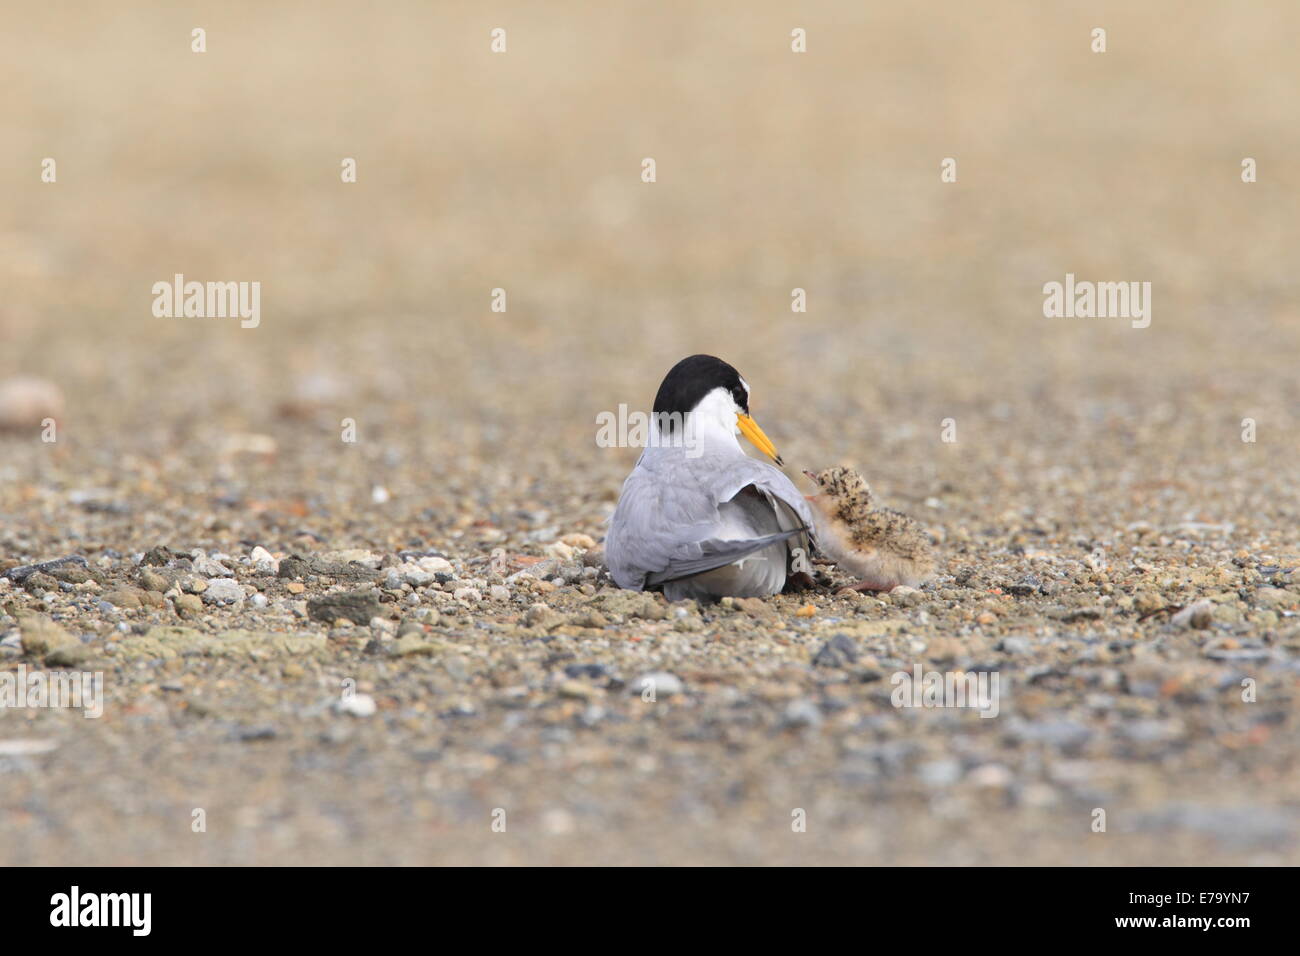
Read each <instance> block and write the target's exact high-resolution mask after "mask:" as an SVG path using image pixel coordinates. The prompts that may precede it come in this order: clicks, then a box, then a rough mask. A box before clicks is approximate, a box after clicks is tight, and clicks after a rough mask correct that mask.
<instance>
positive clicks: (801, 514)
mask: <svg viewBox="0 0 1300 956" xmlns="http://www.w3.org/2000/svg"><path fill="white" fill-rule="evenodd" d="M750 486H753V487H754V488H755V489H756V490H757V491H758V492H759V493H760V494H761V495H762V496H763V498H765V499H767V500H768V501H769V502H770V503H771V506H772V507H773V509H774V516H775V518H776V521H775V524H774V526H773V533H772V534H768V535H762V536H753V537H746V538H743V539H734V538H720V537H719V536H718V535H719V531H720V512H719V509H720V507H721V506H722V505H723V504H724V503H726V502H728V501H730V500H731V499H733V498H735V497H736V496H737V495H738V494H740V492H741V491H743V490H744V489H745V488H747V487H750ZM812 520H813V519H812V512H811V511H810V510H809V508H808V503H807V502H806V501H805V500H804V498H803V496H802V495H800V494H799V491H798V489H796V488H795V486H794V484H793V483H792V482H791V481H790V479H789V478H787V477H786V476H785V475H784V474H783V473H782V472H780V471H778V470H777V469H776V468H773V467H772V466H771V465H767V464H765V463H763V462H761V461H757V460H755V459H752V458H728V459H726V460H725V461H718V460H716V459H708V458H701V459H689V458H680V457H677V458H663V459H659V460H653V459H652V460H647V459H646V458H642V460H641V461H640V462H639V463H638V464H637V467H636V468H635V469H633V471H632V474H631V475H629V476H628V479H627V481H626V482H624V484H623V492H622V494H621V495H620V497H619V502H618V507H617V509H616V510H615V512H614V515H613V517H612V518H611V519H610V528H609V533H608V534H607V535H606V538H605V560H606V563H607V564H608V565H609V570H610V574H611V575H613V577H614V580H615V581H616V582H617V583H618V584H619V586H620V587H625V588H631V589H634V590H641V589H642V588H644V587H646V586H647V585H649V586H652V587H653V586H657V585H659V584H662V583H664V582H666V581H671V580H675V579H677V578H681V577H688V576H690V575H693V574H700V573H703V572H705V571H711V570H713V569H714V568H720V567H724V566H726V565H728V564H732V563H734V562H736V561H739V560H740V559H741V558H744V557H747V556H748V555H750V554H753V553H755V552H757V551H760V550H762V549H763V548H765V547H767V546H768V545H770V544H772V543H774V542H776V541H781V540H785V539H788V538H791V537H794V536H795V535H799V536H801V537H803V538H804V539H805V540H804V542H803V544H804V546H805V547H806V545H807V541H806V537H807V535H808V534H809V529H811V528H812Z"/></svg>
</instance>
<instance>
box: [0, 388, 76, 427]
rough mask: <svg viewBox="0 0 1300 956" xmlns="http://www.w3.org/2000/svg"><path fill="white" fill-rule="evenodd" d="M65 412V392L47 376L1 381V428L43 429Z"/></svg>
mask: <svg viewBox="0 0 1300 956" xmlns="http://www.w3.org/2000/svg"><path fill="white" fill-rule="evenodd" d="M62 415H63V392H62V391H60V389H59V386H57V385H55V384H54V383H53V382H51V381H49V380H48V379H44V378H35V377H32V376H19V377H16V378H9V379H5V380H4V381H3V382H0V431H19V430H22V429H40V428H42V427H43V425H42V423H43V422H44V421H45V419H47V418H53V419H56V420H57V419H58V418H60V417H61V416H62Z"/></svg>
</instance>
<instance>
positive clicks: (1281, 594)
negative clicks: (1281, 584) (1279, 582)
mask: <svg viewBox="0 0 1300 956" xmlns="http://www.w3.org/2000/svg"><path fill="white" fill-rule="evenodd" d="M1297 601H1300V596H1297V595H1295V594H1292V593H1290V592H1288V591H1286V590H1284V589H1283V588H1260V589H1259V590H1258V591H1256V592H1255V603H1256V604H1258V605H1259V606H1260V607H1264V608H1274V609H1281V608H1288V607H1291V606H1292V605H1293V604H1295V603H1297Z"/></svg>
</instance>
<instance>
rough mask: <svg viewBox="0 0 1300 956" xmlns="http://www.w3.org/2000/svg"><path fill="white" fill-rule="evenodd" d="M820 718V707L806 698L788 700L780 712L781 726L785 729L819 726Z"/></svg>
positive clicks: (821, 718)
mask: <svg viewBox="0 0 1300 956" xmlns="http://www.w3.org/2000/svg"><path fill="white" fill-rule="evenodd" d="M822 720H823V717H822V712H821V709H820V708H819V707H818V706H817V705H816V704H815V703H813V702H812V701H811V700H808V699H807V698H801V699H799V700H792V701H790V703H789V704H787V705H786V708H785V710H784V712H783V713H782V714H781V726H782V727H785V728H787V729H798V728H803V727H820V726H821V724H822Z"/></svg>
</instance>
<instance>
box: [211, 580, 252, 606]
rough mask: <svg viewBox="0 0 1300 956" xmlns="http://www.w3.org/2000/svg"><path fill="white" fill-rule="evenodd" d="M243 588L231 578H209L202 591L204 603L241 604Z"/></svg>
mask: <svg viewBox="0 0 1300 956" xmlns="http://www.w3.org/2000/svg"><path fill="white" fill-rule="evenodd" d="M243 602H244V589H243V588H242V587H240V586H239V583H238V582H236V581H235V580H234V579H233V578H211V579H210V580H209V581H208V582H207V587H206V588H205V589H204V591H203V603H204V604H223V605H231V604H242V603H243Z"/></svg>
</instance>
